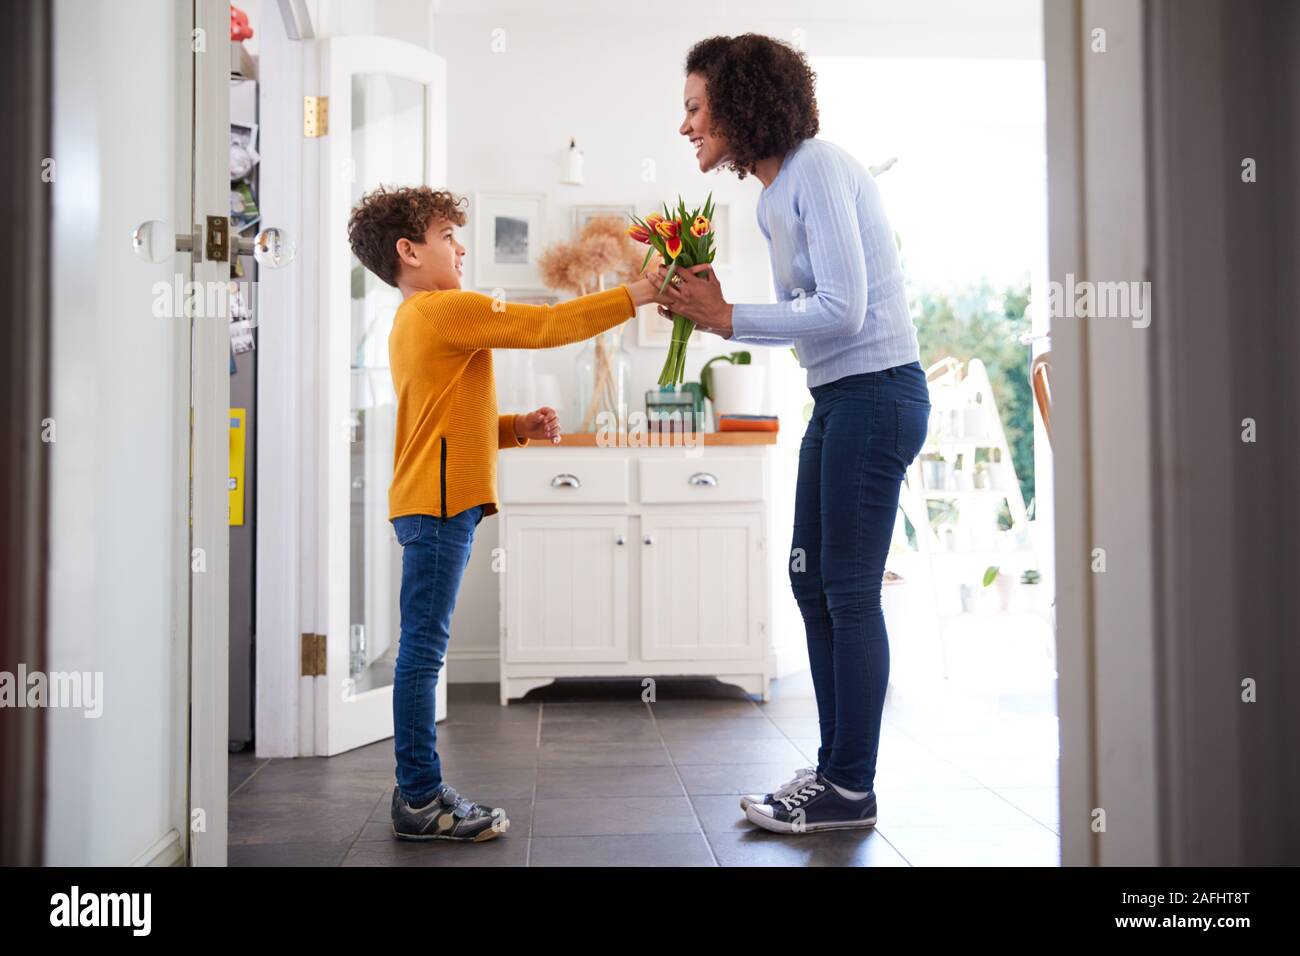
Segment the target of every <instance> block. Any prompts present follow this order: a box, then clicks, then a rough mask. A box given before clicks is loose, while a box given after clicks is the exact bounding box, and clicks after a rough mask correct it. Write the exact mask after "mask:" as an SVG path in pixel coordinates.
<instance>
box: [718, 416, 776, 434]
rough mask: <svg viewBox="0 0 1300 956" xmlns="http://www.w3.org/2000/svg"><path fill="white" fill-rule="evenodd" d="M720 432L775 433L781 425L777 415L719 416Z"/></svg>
mask: <svg viewBox="0 0 1300 956" xmlns="http://www.w3.org/2000/svg"><path fill="white" fill-rule="evenodd" d="M717 426H718V431H720V432H774V431H776V430H777V429H778V428H779V427H780V424H779V422H778V421H777V417H776V416H775V415H719V416H718V422H717Z"/></svg>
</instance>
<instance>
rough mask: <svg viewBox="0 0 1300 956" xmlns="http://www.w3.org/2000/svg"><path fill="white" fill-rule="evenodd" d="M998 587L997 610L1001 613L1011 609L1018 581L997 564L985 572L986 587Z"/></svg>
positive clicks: (990, 566)
mask: <svg viewBox="0 0 1300 956" xmlns="http://www.w3.org/2000/svg"><path fill="white" fill-rule="evenodd" d="M991 585H996V588H995V592H996V594H997V599H998V603H997V608H998V610H1000V611H1007V610H1010V609H1011V598H1012V595H1013V594H1014V593H1015V589H1016V581H1015V578H1013V577H1012V576H1011V575H1009V574H1007V573H1006V572H1005V571H1003V570H1002V569H1001V568H999V567H998V566H997V565H996V564H991V565H989V566H988V568H986V569H985V571H984V587H986V588H987V587H989V586H991Z"/></svg>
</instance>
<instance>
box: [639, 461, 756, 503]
mask: <svg viewBox="0 0 1300 956" xmlns="http://www.w3.org/2000/svg"><path fill="white" fill-rule="evenodd" d="M640 477H641V500H642V501H643V502H645V503H647V504H659V503H668V504H677V503H679V502H683V503H690V502H710V501H760V500H762V498H763V459H762V458H715V457H713V456H705V457H702V458H689V459H680V458H665V459H655V458H643V459H642V460H641V471H640Z"/></svg>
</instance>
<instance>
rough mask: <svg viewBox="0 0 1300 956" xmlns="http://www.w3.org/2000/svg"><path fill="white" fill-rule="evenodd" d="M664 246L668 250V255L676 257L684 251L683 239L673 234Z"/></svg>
mask: <svg viewBox="0 0 1300 956" xmlns="http://www.w3.org/2000/svg"><path fill="white" fill-rule="evenodd" d="M664 248H665V249H667V250H668V255H669V256H670V257H672V258H673V259H676V258H677V257H678V256H679V255H680V254H681V251H682V240H681V238H680V237H678V236H673V237H672V238H671V239H668V240H666V241H665V242H664Z"/></svg>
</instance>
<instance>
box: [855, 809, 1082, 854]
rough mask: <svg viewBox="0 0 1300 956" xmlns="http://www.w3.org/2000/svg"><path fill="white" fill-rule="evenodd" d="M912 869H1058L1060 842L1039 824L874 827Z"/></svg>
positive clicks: (886, 825) (886, 823)
mask: <svg viewBox="0 0 1300 956" xmlns="http://www.w3.org/2000/svg"><path fill="white" fill-rule="evenodd" d="M877 826H878V828H879V830H880V832H881V833H882V834H883V835H884V836H886V837H887V838H888V839H889V842H890V843H892V844H893V845H894V847H895V848H896V849H897V850H898V852H899V853H901V854H902V855H903V858H904V859H905V860H907V861H908V862H909V863H910V864H911V865H912V866H1060V865H1061V841H1060V838H1059V837H1058V836H1057V835H1056V834H1055V833H1053V832H1052V831H1051V830H1049V829H1047V828H1046V827H1044V826H1042V825H1041V824H1037V823H1031V824H1029V825H1028V826H1015V827H1003V826H999V827H984V826H960V827H932V826H906V827H905V826H896V825H894V824H892V823H889V822H887V821H886V820H885V819H884V818H882V819H881V820H880V822H879V824H878V825H877Z"/></svg>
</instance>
